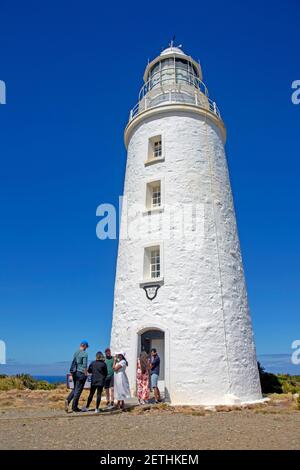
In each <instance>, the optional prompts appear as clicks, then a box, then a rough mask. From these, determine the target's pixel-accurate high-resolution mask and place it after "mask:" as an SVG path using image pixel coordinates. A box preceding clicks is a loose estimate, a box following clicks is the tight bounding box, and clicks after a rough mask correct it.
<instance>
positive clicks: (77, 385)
mask: <svg viewBox="0 0 300 470" xmlns="http://www.w3.org/2000/svg"><path fill="white" fill-rule="evenodd" d="M88 347H89V345H88V342H87V341H86V340H83V341H81V343H80V347H79V350H78V351H76V352H75V354H74V356H73V362H72V366H71V369H72V370H71V374H72V376H73V384H74V388H73V390H72V391H71V393H70V394H69V396H68V398H67V399H66V401H65V410H66V412H67V413H68V411H69V405H70V403H71V401H72V400H73V403H72V411H74V412H75V413H77V412H78V411H81V410H80V408H79V407H78V402H79V398H80V396H81V394H82V391H83V388H84V384H85V381H86V378H87V375H88V370H87V369H88V354H87V352H86V350H87V348H88Z"/></svg>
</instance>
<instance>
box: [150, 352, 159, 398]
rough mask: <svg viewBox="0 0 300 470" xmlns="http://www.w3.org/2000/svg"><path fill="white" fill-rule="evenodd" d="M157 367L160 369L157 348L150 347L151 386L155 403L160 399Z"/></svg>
mask: <svg viewBox="0 0 300 470" xmlns="http://www.w3.org/2000/svg"><path fill="white" fill-rule="evenodd" d="M159 369H160V357H159V355H158V354H157V350H156V349H155V348H152V349H151V388H152V389H153V390H154V399H155V403H158V402H160V401H161V398H160V392H159V388H158V385H157V384H158V377H159Z"/></svg>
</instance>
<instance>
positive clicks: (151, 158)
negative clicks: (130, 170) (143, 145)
mask: <svg viewBox="0 0 300 470" xmlns="http://www.w3.org/2000/svg"><path fill="white" fill-rule="evenodd" d="M161 160H163V145H162V136H161V135H156V136H155V137H151V138H150V139H149V144H148V158H147V160H146V162H145V163H155V162H156V161H161Z"/></svg>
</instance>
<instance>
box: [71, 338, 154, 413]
mask: <svg viewBox="0 0 300 470" xmlns="http://www.w3.org/2000/svg"><path fill="white" fill-rule="evenodd" d="M88 347H89V345H88V342H87V341H86V340H83V341H81V343H80V347H79V350H78V351H76V352H75V354H74V357H73V361H72V364H71V368H70V373H71V375H72V378H73V389H72V390H71V392H70V394H69V395H68V397H67V399H66V401H65V410H66V412H69V406H70V404H71V403H72V411H74V412H82V411H88V410H89V407H90V405H91V403H92V401H93V398H94V395H95V393H97V396H96V408H95V413H99V412H100V403H101V398H102V393H103V389H105V395H106V406H107V407H111V408H112V407H114V406H115V401H116V402H117V404H116V406H117V408H120V409H121V410H124V409H125V400H126V399H128V398H130V388H129V381H128V377H127V374H126V368H127V366H128V362H127V359H126V357H125V353H124V352H123V351H120V352H117V353H116V354H115V355H114V356H112V354H111V350H110V348H106V350H105V355H103V354H102V352H100V351H99V352H97V354H96V360H95V361H93V362H91V364H89V365H88V353H87V349H88ZM136 372H137V373H136V377H137V397H138V401H139V403H140V404H141V405H142V404H145V403H148V401H149V399H150V389H153V391H154V399H155V402H156V403H157V402H159V401H161V396H160V392H159V388H158V377H159V372H160V358H159V355H158V354H157V351H156V349H155V348H153V349H152V350H151V355H150V357H149V356H148V354H147V353H146V352H145V351H142V352H141V354H140V356H139V358H138V360H137V371H136ZM89 374H90V375H91V387H90V393H89V396H88V399H87V403H86V406H85V407H83V408H82V409H80V408H79V399H80V396H81V394H82V391H83V389H84V385H85V382H86V379H87V376H88V375H89Z"/></svg>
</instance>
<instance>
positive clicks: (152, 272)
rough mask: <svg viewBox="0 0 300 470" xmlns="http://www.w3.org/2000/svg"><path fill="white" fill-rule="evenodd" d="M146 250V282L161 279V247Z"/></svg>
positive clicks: (151, 247) (156, 246)
mask: <svg viewBox="0 0 300 470" xmlns="http://www.w3.org/2000/svg"><path fill="white" fill-rule="evenodd" d="M144 250H145V251H144V276H143V277H144V280H145V281H147V280H148V281H151V280H155V279H159V278H161V277H162V276H161V274H162V269H161V252H160V246H159V245H155V246H150V247H147V248H145V249H144Z"/></svg>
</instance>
